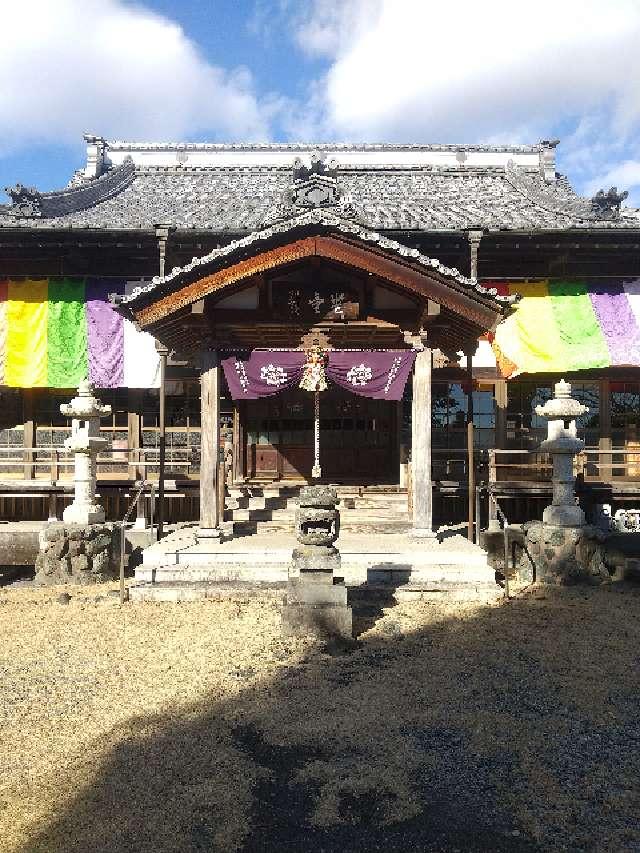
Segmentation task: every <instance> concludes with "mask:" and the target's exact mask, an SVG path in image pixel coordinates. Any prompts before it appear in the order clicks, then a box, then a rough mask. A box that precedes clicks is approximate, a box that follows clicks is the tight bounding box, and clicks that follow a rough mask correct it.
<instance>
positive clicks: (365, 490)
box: [224, 484, 411, 536]
mask: <svg viewBox="0 0 640 853" xmlns="http://www.w3.org/2000/svg"><path fill="white" fill-rule="evenodd" d="M336 490H337V492H338V496H339V498H340V504H339V507H338V508H339V510H340V523H341V529H342V530H343V531H345V532H347V531H348V532H352V533H404V532H406V531H407V530H408V529H409V528H410V526H411V525H410V519H409V513H408V510H407V495H406V492H400V491H397V490H396V489H393V488H389V489H384V488H381V487H379V486H378V487H366V486H338V487H337V489H336ZM299 494H300V486H296V485H287V484H273V485H269V486H262V485H246V486H235V487H231V488H230V489H229V495H228V496H227V499H226V501H225V514H224V521H225V527H226V528H227V529H228V530H229V532H231V530H233V534H234V535H235V536H246V535H248V534H252V533H291V534H293V530H294V520H295V511H296V507H297V504H298V497H299Z"/></svg>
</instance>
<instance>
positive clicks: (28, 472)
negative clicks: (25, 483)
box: [22, 388, 46, 480]
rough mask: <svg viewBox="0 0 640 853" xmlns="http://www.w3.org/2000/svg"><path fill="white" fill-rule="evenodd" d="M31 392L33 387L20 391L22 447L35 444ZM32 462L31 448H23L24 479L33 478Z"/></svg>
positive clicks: (29, 446)
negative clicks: (22, 421)
mask: <svg viewBox="0 0 640 853" xmlns="http://www.w3.org/2000/svg"><path fill="white" fill-rule="evenodd" d="M33 393H34V392H33V388H24V389H23V391H22V406H23V418H24V427H23V430H24V431H23V433H22V446H23V447H24V448H32V447H35V446H36V425H35V421H34V418H33ZM45 393H46V392H45ZM33 462H34V452H33V450H30V449H25V452H24V473H23V477H24V479H25V480H33V477H34V470H35V469H34V464H33Z"/></svg>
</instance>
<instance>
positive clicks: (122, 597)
mask: <svg viewBox="0 0 640 853" xmlns="http://www.w3.org/2000/svg"><path fill="white" fill-rule="evenodd" d="M125 517H126V516H125ZM124 525H125V523H124V521H123V522H122V525H121V527H120V604H124V602H125V589H124V549H125V536H124Z"/></svg>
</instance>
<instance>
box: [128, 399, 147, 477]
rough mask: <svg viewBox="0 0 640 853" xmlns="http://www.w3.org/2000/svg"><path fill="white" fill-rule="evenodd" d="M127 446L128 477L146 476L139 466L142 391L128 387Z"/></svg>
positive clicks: (143, 469)
mask: <svg viewBox="0 0 640 853" xmlns="http://www.w3.org/2000/svg"><path fill="white" fill-rule="evenodd" d="M128 404H129V405H128V413H127V446H128V447H129V454H128V456H129V465H128V467H129V473H128V476H129V479H130V480H137V479H138V478H139V477H146V469H145V468H141V466H140V464H139V463H140V440H141V433H142V424H141V414H142V391H141V390H139V389H138V388H130V389H129V392H128Z"/></svg>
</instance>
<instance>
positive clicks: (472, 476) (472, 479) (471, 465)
mask: <svg viewBox="0 0 640 853" xmlns="http://www.w3.org/2000/svg"><path fill="white" fill-rule="evenodd" d="M465 355H466V357H467V382H468V385H469V390H468V392H467V466H468V471H467V474H468V501H467V515H468V518H467V538H468V539H469V541H470V542H473V520H474V514H475V491H476V466H475V458H474V447H473V363H472V360H473V351H472V350H471V349H467V350H465Z"/></svg>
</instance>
